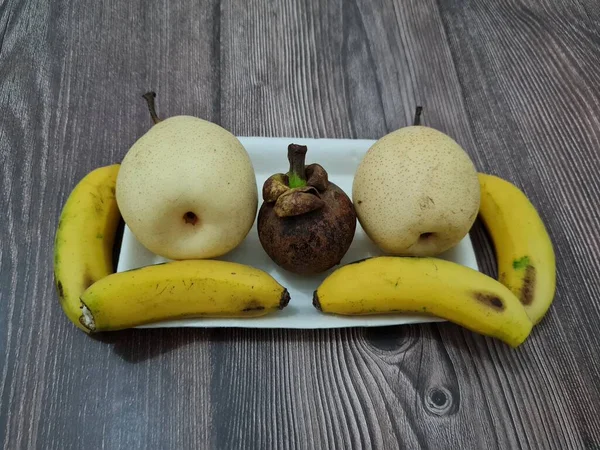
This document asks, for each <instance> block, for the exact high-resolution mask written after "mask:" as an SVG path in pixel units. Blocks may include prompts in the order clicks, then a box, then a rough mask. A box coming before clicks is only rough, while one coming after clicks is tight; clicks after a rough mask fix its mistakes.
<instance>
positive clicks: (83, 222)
mask: <svg viewBox="0 0 600 450" xmlns="http://www.w3.org/2000/svg"><path fill="white" fill-rule="evenodd" d="M119 167H120V165H119V164H114V165H111V166H105V167H100V168H98V169H95V170H93V171H92V172H90V173H89V174H87V175H86V176H85V177H84V178H83V179H82V180H81V181H80V182H79V183H78V184H77V186H75V188H74V189H73V191H72V192H71V194H70V195H69V198H68V199H67V201H66V203H65V205H64V207H63V209H62V212H61V215H60V219H59V222H58V229H57V231H56V236H55V240H54V280H55V283H56V290H57V292H58V297H59V300H60V304H61V306H62V308H63V311H64V313H65V314H66V316H67V317H68V318H69V320H71V322H73V323H74V324H75V325H77V326H78V327H79V328H81V329H82V330H84V331H87V328H86V327H84V326H83V325H82V324H81V323H80V322H79V317H80V316H81V302H80V301H79V296H80V295H81V294H82V293H83V291H85V290H86V289H87V288H88V287H89V286H90V285H91V284H92V283H94V282H96V281H98V280H100V279H101V278H104V277H105V276H107V275H109V274H111V273H113V272H114V268H113V264H112V250H113V243H114V239H115V234H116V231H117V227H118V225H119V221H120V218H121V215H120V213H119V208H118V206H117V201H116V199H115V184H116V180H117V174H118V172H119Z"/></svg>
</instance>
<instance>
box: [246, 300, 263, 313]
mask: <svg viewBox="0 0 600 450" xmlns="http://www.w3.org/2000/svg"><path fill="white" fill-rule="evenodd" d="M264 309H265V307H264V306H263V305H261V304H260V303H258V302H257V301H256V300H252V301H251V302H249V303H248V304H247V305H246V307H245V308H244V309H242V312H252V311H263V310H264Z"/></svg>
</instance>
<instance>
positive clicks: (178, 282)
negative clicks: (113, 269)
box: [80, 260, 290, 331]
mask: <svg viewBox="0 0 600 450" xmlns="http://www.w3.org/2000/svg"><path fill="white" fill-rule="evenodd" d="M289 300H290V296H289V293H288V291H287V289H285V288H284V287H283V286H281V285H280V284H279V283H278V282H277V281H276V280H275V279H274V278H273V277H271V276H270V275H269V274H268V273H266V272H263V271H262V270H259V269H256V268H254V267H250V266H247V265H243V264H238V263H233V262H226V261H217V260H185V261H174V262H168V263H165V264H158V265H152V266H146V267H142V268H139V269H134V270H129V271H127V272H119V273H115V274H112V275H109V276H107V277H105V278H103V279H101V280H99V281H97V282H96V283H94V284H93V285H91V286H90V287H89V288H88V289H87V290H86V291H85V292H84V293H83V295H82V296H81V302H82V304H83V307H82V312H81V320H80V321H81V323H82V324H84V325H85V326H86V327H87V328H88V330H89V331H109V330H120V329H123V328H130V327H135V326H139V325H143V324H148V323H155V322H160V321H164V320H173V319H184V318H194V317H255V316H262V315H265V314H268V313H270V312H273V311H275V310H277V309H283V308H284V307H285V306H286V305H287V304H288V302H289Z"/></svg>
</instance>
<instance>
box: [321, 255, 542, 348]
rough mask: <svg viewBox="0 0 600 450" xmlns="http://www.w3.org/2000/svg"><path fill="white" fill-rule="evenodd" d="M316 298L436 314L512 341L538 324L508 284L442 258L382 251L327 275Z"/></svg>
mask: <svg viewBox="0 0 600 450" xmlns="http://www.w3.org/2000/svg"><path fill="white" fill-rule="evenodd" d="M313 304H314V306H315V307H316V308H318V309H320V310H321V311H323V312H326V313H333V314H341V315H369V314H394V313H395V314H398V313H411V314H425V315H433V316H437V317H441V318H444V319H447V320H449V321H451V322H454V323H456V324H458V325H461V326H463V327H465V328H468V329H469V330H472V331H475V332H477V333H481V334H484V335H487V336H492V337H496V338H498V339H500V340H502V341H504V342H506V343H507V344H509V345H511V346H512V347H517V346H518V345H520V344H521V343H523V341H525V339H526V338H527V336H528V335H529V333H530V332H531V328H532V323H531V320H529V318H528V317H527V314H526V312H525V309H524V308H523V305H521V303H520V302H519V299H518V298H516V297H515V295H514V294H513V293H512V292H511V291H510V290H508V289H507V288H506V287H505V286H503V285H502V284H500V283H499V282H498V281H496V280H494V279H493V278H491V277H488V276H487V275H485V274H483V273H481V272H478V271H476V270H473V269H470V268H468V267H465V266H462V265H460V264H457V263H454V262H450V261H445V260H442V259H437V258H414V257H394V256H381V257H376V258H370V259H366V260H363V261H359V262H356V263H353V264H348V265H346V266H344V267H341V268H339V269H337V270H336V271H335V272H333V273H332V274H331V275H329V276H328V277H327V278H326V279H325V280H324V281H323V283H322V284H321V285H320V286H319V288H318V289H317V290H316V291H315V293H314V297H313Z"/></svg>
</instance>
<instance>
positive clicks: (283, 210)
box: [263, 144, 329, 217]
mask: <svg viewBox="0 0 600 450" xmlns="http://www.w3.org/2000/svg"><path fill="white" fill-rule="evenodd" d="M306 151H307V147H306V146H305V145H298V144H290V145H289V146H288V160H289V162H290V171H289V172H288V173H287V174H283V173H276V174H275V175H272V176H270V177H269V178H268V179H267V181H265V184H264V185H263V200H264V201H265V202H267V203H275V205H274V208H273V210H274V212H275V214H277V216H278V217H293V216H299V215H302V214H306V213H309V212H311V211H315V210H317V209H320V208H322V207H323V206H324V205H325V202H324V201H323V200H322V199H321V193H323V192H325V191H326V190H327V188H328V187H329V180H328V177H327V172H326V171H325V169H323V167H322V166H320V165H319V164H310V165H308V166H306V167H305V166H304V161H305V159H306Z"/></svg>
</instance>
